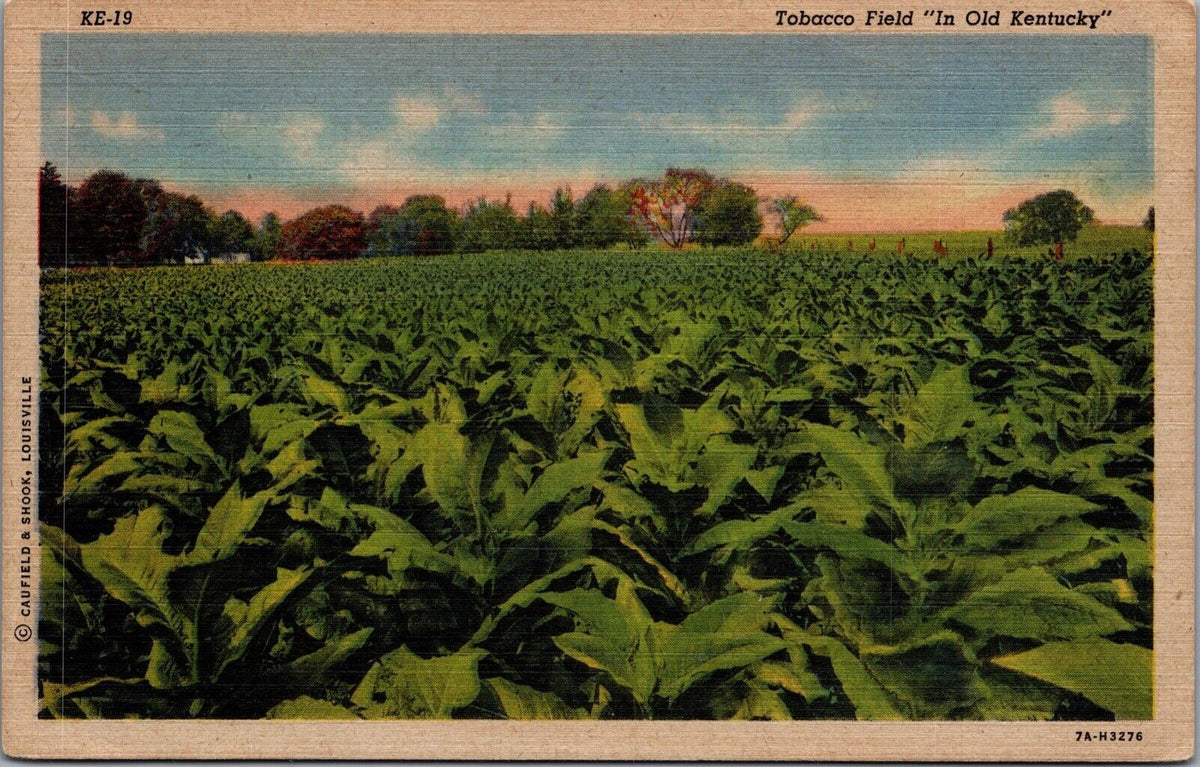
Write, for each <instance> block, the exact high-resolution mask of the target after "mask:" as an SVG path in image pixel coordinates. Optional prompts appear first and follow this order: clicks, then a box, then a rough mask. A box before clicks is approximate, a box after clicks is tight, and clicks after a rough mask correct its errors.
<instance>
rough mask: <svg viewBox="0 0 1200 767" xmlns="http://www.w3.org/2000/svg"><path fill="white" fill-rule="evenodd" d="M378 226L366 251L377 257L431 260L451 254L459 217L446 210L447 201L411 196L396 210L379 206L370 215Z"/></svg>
mask: <svg viewBox="0 0 1200 767" xmlns="http://www.w3.org/2000/svg"><path fill="white" fill-rule="evenodd" d="M376 214H378V217H377V223H373V224H371V225H369V228H370V229H372V230H373V231H372V233H371V235H370V238H369V239H370V243H369V248H370V252H371V253H372V254H373V255H379V256H407V255H417V256H432V255H437V254H439V253H450V252H452V251H453V250H454V242H455V239H456V237H457V235H458V229H459V220H458V214H457V213H455V212H454V211H453V210H451V209H449V208H447V207H446V201H445V200H444V199H442V198H441V197H439V196H437V195H433V194H419V195H413V196H412V197H409V198H408V199H407V200H405V201H404V204H403V205H401V206H400V207H399V208H391V209H390V212H389V209H388V208H387V207H386V206H380V207H379V208H376V209H375V212H373V213H372V214H371V217H372V218H373V219H374V218H376Z"/></svg>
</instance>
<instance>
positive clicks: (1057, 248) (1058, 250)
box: [1054, 242, 1063, 261]
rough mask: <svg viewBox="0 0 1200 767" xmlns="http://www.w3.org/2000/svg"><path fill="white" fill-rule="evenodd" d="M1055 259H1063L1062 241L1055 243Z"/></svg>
mask: <svg viewBox="0 0 1200 767" xmlns="http://www.w3.org/2000/svg"><path fill="white" fill-rule="evenodd" d="M1054 260H1055V261H1062V260H1063V247H1062V243H1061V242H1056V243H1054Z"/></svg>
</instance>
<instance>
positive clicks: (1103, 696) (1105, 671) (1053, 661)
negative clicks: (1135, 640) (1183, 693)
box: [992, 639, 1154, 720]
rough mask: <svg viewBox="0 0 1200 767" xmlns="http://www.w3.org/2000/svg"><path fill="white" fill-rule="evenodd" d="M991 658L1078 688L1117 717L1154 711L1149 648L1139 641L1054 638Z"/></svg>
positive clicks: (1065, 686)
mask: <svg viewBox="0 0 1200 767" xmlns="http://www.w3.org/2000/svg"><path fill="white" fill-rule="evenodd" d="M992 663H995V664H996V665H997V666H1001V667H1003V668H1007V669H1011V670H1013V671H1019V672H1021V673H1022V674H1027V675H1028V676H1031V677H1034V678H1035V679H1040V680H1042V681H1043V682H1049V683H1050V684H1052V685H1055V686H1056V687H1061V688H1063V689H1065V690H1070V691H1071V692H1075V693H1079V694H1080V695H1083V696H1084V697H1085V698H1087V699H1088V700H1090V701H1092V702H1093V703H1095V704H1097V705H1098V706H1101V707H1102V708H1106V709H1108V710H1109V711H1111V712H1113V714H1115V715H1116V716H1117V718H1118V719H1135V720H1149V719H1152V718H1153V716H1154V695H1153V684H1152V674H1153V666H1154V664H1153V653H1152V652H1151V651H1150V650H1147V649H1146V648H1144V647H1139V646H1137V645H1131V644H1117V643H1115V642H1109V641H1108V640H1105V639H1089V640H1084V641H1079V642H1054V643H1051V644H1045V645H1042V646H1041V647H1037V648H1034V649H1032V650H1029V651H1028V652H1023V653H1017V654H1015V655H1005V656H1002V657H999V658H993V659H992Z"/></svg>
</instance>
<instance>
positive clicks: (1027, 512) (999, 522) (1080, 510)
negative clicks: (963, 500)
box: [958, 487, 1100, 551]
mask: <svg viewBox="0 0 1200 767" xmlns="http://www.w3.org/2000/svg"><path fill="white" fill-rule="evenodd" d="M1099 508H1100V507H1099V506H1097V505H1096V504H1094V503H1092V502H1091V501H1088V500H1085V499H1083V498H1080V497H1078V496H1074V495H1066V494H1064V493H1059V492H1055V491H1053V490H1042V489H1041V488H1035V487H1026V488H1022V489H1020V490H1018V491H1017V492H1015V493H1013V494H1011V495H999V496H992V497H990V498H984V499H983V500H982V501H980V502H979V503H978V504H976V505H975V507H974V508H973V509H971V510H970V511H969V512H968V513H967V514H966V516H964V517H963V521H962V522H961V523H960V524H959V526H958V532H959V534H961V535H962V537H963V541H964V544H965V545H966V546H967V547H969V548H972V549H978V550H984V551H986V550H989V549H993V548H995V547H996V546H998V545H999V544H1001V543H1004V542H1006V541H1012V540H1015V539H1017V538H1020V537H1021V536H1024V535H1027V534H1029V533H1032V532H1036V531H1038V530H1041V529H1044V528H1046V527H1049V526H1050V525H1053V524H1055V523H1057V522H1060V521H1062V520H1065V519H1071V518H1076V517H1080V516H1082V515H1083V514H1086V513H1087V512H1089V511H1095V510H1096V509H1099Z"/></svg>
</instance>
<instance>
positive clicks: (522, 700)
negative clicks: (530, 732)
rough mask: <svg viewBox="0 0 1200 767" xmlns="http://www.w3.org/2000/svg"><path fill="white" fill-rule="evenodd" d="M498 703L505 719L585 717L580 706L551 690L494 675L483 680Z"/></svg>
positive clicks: (586, 715) (584, 712)
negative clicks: (565, 700)
mask: <svg viewBox="0 0 1200 767" xmlns="http://www.w3.org/2000/svg"><path fill="white" fill-rule="evenodd" d="M484 684H486V685H487V686H488V688H489V689H490V690H491V691H492V693H493V694H495V696H496V699H497V700H498V701H499V703H500V711H501V713H502V714H503V715H504V717H505V718H506V719H516V720H528V719H587V718H588V714H587V711H585V710H584V709H582V708H573V707H571V706H568V705H567V704H566V703H564V702H563V700H562V698H560V697H558V696H557V695H555V694H554V693H551V692H542V691H541V690H535V689H533V688H532V687H527V686H525V685H523V684H517V683H516V682H510V681H509V680H507V679H503V678H501V677H496V678H494V679H488V680H486V681H485V682H484Z"/></svg>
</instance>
